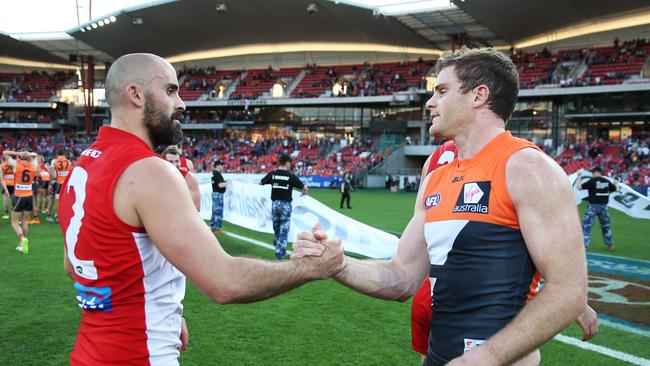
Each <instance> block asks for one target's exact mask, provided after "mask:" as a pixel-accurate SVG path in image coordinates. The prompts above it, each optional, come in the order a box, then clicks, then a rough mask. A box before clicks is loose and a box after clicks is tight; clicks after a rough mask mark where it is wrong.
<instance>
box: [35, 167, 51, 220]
mask: <svg viewBox="0 0 650 366" xmlns="http://www.w3.org/2000/svg"><path fill="white" fill-rule="evenodd" d="M38 161H39V166H38V168H39V172H38V177H37V181H38V182H39V189H38V195H37V196H36V206H35V209H34V212H35V213H36V214H37V213H39V212H40V213H44V214H49V210H48V208H49V207H50V180H51V176H50V167H49V166H48V164H47V163H46V162H45V159H44V158H43V156H40V155H39V156H38ZM47 219H48V221H52V218H51V217H49V216H48V218H47Z"/></svg>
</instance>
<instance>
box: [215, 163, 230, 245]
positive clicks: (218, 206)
mask: <svg viewBox="0 0 650 366" xmlns="http://www.w3.org/2000/svg"><path fill="white" fill-rule="evenodd" d="M222 172H223V161H221V160H217V161H216V162H215V163H214V166H213V167H212V232H214V233H215V234H224V233H225V231H223V230H222V229H221V224H222V222H223V196H224V195H225V193H226V187H227V186H228V185H229V184H230V180H225V179H223V175H221V173H222Z"/></svg>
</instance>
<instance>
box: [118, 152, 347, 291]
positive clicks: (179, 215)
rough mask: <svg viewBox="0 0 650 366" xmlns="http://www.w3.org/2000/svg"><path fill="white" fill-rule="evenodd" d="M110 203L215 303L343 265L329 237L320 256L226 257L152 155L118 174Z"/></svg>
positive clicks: (172, 174) (179, 182)
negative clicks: (281, 258) (287, 258)
mask: <svg viewBox="0 0 650 366" xmlns="http://www.w3.org/2000/svg"><path fill="white" fill-rule="evenodd" d="M152 182H155V184H151V183H152ZM113 205H114V207H115V211H116V214H117V215H118V217H119V218H120V219H122V220H123V221H124V222H126V223H127V224H130V225H133V226H144V228H145V229H146V231H147V233H148V234H149V236H150V238H151V240H152V241H153V243H155V245H156V247H157V248H158V250H160V252H161V253H162V254H163V255H164V256H165V258H167V260H169V261H170V262H171V263H172V264H173V265H174V266H175V267H176V268H178V269H179V270H180V271H181V272H183V273H184V274H185V275H186V276H187V277H188V278H189V279H190V280H191V281H192V282H193V283H194V285H195V286H196V287H198V288H199V290H201V292H203V293H204V294H205V295H206V296H207V297H209V298H210V299H211V300H213V301H215V302H218V303H242V302H251V301H257V300H263V299H266V298H269V297H272V296H275V295H278V294H280V293H283V292H286V291H289V290H291V289H293V288H295V287H297V286H299V285H301V284H303V283H305V282H307V281H309V280H315V279H323V278H328V277H330V276H332V275H333V274H336V273H338V272H339V271H341V269H342V267H343V266H344V261H343V258H344V257H343V249H342V248H341V246H340V243H339V242H335V241H328V242H326V243H325V244H326V246H327V249H326V250H325V252H324V253H323V257H322V258H302V259H300V260H292V261H279V262H271V261H265V260H259V259H252V258H242V257H232V256H230V255H229V254H228V253H226V252H225V251H224V250H223V249H222V247H221V245H220V244H219V241H218V240H217V238H215V236H214V235H213V234H212V233H211V231H210V228H209V227H208V226H207V225H205V222H203V220H202V219H201V217H200V216H199V214H198V213H197V212H196V208H195V207H194V205H193V204H192V200H191V198H190V194H189V191H188V190H187V187H186V186H185V182H184V181H183V178H182V177H181V175H180V174H179V173H178V172H177V171H176V169H175V168H174V167H173V166H172V165H171V164H169V163H167V162H165V161H163V160H162V159H159V158H157V157H156V158H146V159H143V160H140V161H137V162H135V163H133V164H131V165H130V166H129V167H128V168H127V169H126V170H125V171H124V173H122V175H121V176H120V178H119V180H118V183H117V185H116V187H115V192H114V195H113Z"/></svg>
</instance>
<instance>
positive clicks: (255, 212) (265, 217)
mask: <svg viewBox="0 0 650 366" xmlns="http://www.w3.org/2000/svg"><path fill="white" fill-rule="evenodd" d="M242 176H243V178H245V179H246V182H244V181H240V180H235V179H240V178H242ZM262 177H263V175H262V174H256V175H254V176H253V175H230V174H224V179H226V180H228V179H233V182H232V184H231V185H230V186H228V188H227V189H226V194H225V196H224V220H226V221H228V222H231V223H233V224H236V225H239V226H242V227H245V228H247V229H251V230H255V231H261V232H265V233H273V222H272V220H271V186H270V185H265V186H261V185H259V184H257V182H259V180H260V179H261V178H262ZM198 179H199V186H200V190H201V217H202V218H203V219H205V220H209V219H210V217H211V215H212V186H211V184H210V179H211V174H210V173H202V174H198ZM292 207H293V210H292V214H291V226H290V230H289V242H293V241H295V240H296V236H297V235H298V233H299V232H301V231H305V230H310V229H311V228H312V227H313V226H314V225H315V224H316V223H317V222H320V223H321V225H322V226H323V230H324V231H325V232H326V233H327V235H328V236H329V237H330V238H333V237H339V238H341V240H342V241H343V247H344V248H345V251H347V252H352V253H357V254H361V255H364V256H366V257H370V258H391V257H393V255H395V253H396V252H397V243H398V242H399V239H398V238H397V237H396V236H395V235H392V234H389V233H387V232H384V231H382V230H379V229H376V228H374V227H371V226H369V225H366V224H364V223H361V222H359V221H356V220H353V219H351V218H349V217H347V216H345V215H343V214H341V213H340V212H337V211H335V210H332V209H331V208H329V207H327V206H325V205H324V204H322V203H321V202H319V201H317V200H315V199H313V198H311V197H309V196H308V195H304V196H303V195H301V194H300V192H298V191H294V192H293V201H292Z"/></svg>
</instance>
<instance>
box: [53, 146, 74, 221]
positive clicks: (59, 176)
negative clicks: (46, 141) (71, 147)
mask: <svg viewBox="0 0 650 366" xmlns="http://www.w3.org/2000/svg"><path fill="white" fill-rule="evenodd" d="M50 167H51V168H50V173H51V175H52V179H53V180H54V185H53V187H52V193H53V194H54V203H55V204H56V206H57V209H58V206H59V193H60V192H61V186H62V185H63V182H65V179H66V178H67V177H68V174H69V173H70V170H72V162H71V161H70V160H68V158H67V157H66V156H65V150H63V149H59V150H57V152H56V158H54V159H52V163H50ZM53 210H54V204H52V205H51V206H50V210H49V217H52V211H53ZM54 216H55V218H56V217H57V216H56V215H54Z"/></svg>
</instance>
